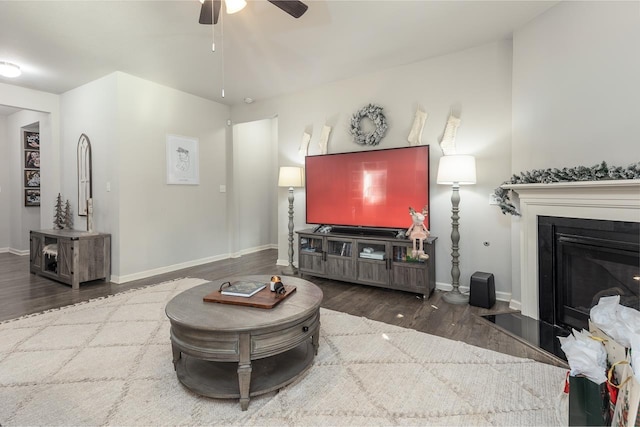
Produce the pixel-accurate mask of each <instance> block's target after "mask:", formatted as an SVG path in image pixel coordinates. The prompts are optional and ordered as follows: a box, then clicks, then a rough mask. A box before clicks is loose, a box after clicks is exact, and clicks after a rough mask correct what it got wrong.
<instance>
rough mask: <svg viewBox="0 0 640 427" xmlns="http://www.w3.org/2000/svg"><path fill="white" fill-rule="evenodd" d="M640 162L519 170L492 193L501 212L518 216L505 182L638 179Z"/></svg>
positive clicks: (546, 182) (541, 182) (545, 182)
mask: <svg viewBox="0 0 640 427" xmlns="http://www.w3.org/2000/svg"><path fill="white" fill-rule="evenodd" d="M639 178H640V162H638V163H633V164H631V165H629V166H627V167H626V168H622V167H620V166H614V167H609V166H607V163H606V162H602V163H600V164H598V165H595V166H591V167H586V166H576V167H574V168H562V169H555V168H554V169H534V170H532V171H527V172H520V175H513V176H512V177H511V179H509V180H508V181H505V182H503V183H502V184H500V187H498V188H496V189H495V190H494V195H495V198H496V201H497V202H498V205H499V206H500V210H501V211H502V213H503V214H511V215H516V216H520V212H518V210H517V209H516V207H515V206H514V205H513V203H511V199H510V198H509V191H510V190H508V189H506V188H502V186H503V185H505V184H549V183H551V182H572V181H603V180H614V179H639Z"/></svg>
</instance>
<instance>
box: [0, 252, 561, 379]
mask: <svg viewBox="0 0 640 427" xmlns="http://www.w3.org/2000/svg"><path fill="white" fill-rule="evenodd" d="M276 259H277V251H276V250H275V249H270V250H265V251H261V252H257V253H254V254H249V255H245V256H243V257H241V258H237V259H227V260H222V261H216V262H212V263H209V264H204V265H200V266H196V267H190V268H186V269H183V270H178V271H174V272H171V273H166V274H161V275H158V276H153V277H149V278H146V279H141V280H136V281H132V282H128V283H125V284H120V285H119V284H115V283H105V282H103V281H100V280H98V281H94V282H89V283H85V284H82V285H81V286H80V289H79V290H72V289H71V287H70V286H68V285H64V284H62V283H58V282H55V281H52V280H49V279H46V278H43V277H40V276H36V275H33V274H31V273H29V257H28V256H18V255H13V254H9V253H1V254H0V321H3V320H8V319H14V318H17V317H20V316H23V315H26V314H32V313H38V312H41V311H45V310H49V309H53V308H58V307H63V306H65V305H70V304H75V303H78V302H82V301H87V300H90V299H92V298H98V297H102V296H106V295H111V294H115V293H118V292H122V291H125V290H129V289H133V288H139V287H144V286H148V285H153V284H158V283H161V282H164V281H167V280H172V279H177V278H180V277H198V278H201V279H205V280H218V279H221V278H223V277H229V276H235V275H242V274H268V275H272V274H280V267H278V266H276ZM304 278H305V279H308V280H310V281H312V282H313V283H315V284H316V285H318V286H319V287H320V288H321V289H322V291H323V292H324V300H323V302H322V307H324V308H327V309H330V310H336V311H341V312H345V313H349V314H352V315H355V316H364V317H367V318H369V319H372V320H377V321H380V322H385V323H389V324H394V325H398V326H402V327H405V328H412V329H415V330H418V331H421V332H426V333H429V334H433V335H438V336H442V337H446V338H449V339H453V340H458V341H463V342H466V343H468V344H472V345H475V346H479V347H483V348H487V349H491V350H495V351H499V352H502V353H506V354H511V355H514V356H519V357H528V358H530V359H534V360H538V361H540V362H544V363H549V364H553V365H556V366H563V367H566V366H567V365H566V363H565V362H564V361H562V360H560V359H557V358H555V357H552V356H550V355H549V354H548V353H546V352H543V351H541V350H538V349H535V348H533V347H532V346H530V345H527V344H525V343H523V342H521V340H518V339H517V338H514V337H512V336H510V335H507V334H506V333H504V332H502V331H501V330H499V329H497V328H496V327H495V326H492V325H491V324H490V323H489V322H487V321H486V320H484V319H482V318H481V317H480V316H481V315H484V314H496V313H504V312H508V311H510V310H509V308H508V305H507V303H506V302H500V301H498V302H497V303H496V305H495V306H494V307H493V308H492V309H490V310H488V309H483V308H479V307H472V306H470V305H468V304H466V305H451V304H448V303H446V302H444V301H443V300H442V299H441V296H442V292H441V291H438V290H436V291H435V293H434V294H433V295H432V296H431V298H429V299H428V300H422V298H421V297H418V296H417V295H415V294H411V293H407V292H401V291H393V290H388V289H381V288H376V287H372V286H363V285H355V284H350V283H345V282H338V281H334V280H327V279H321V278H317V277H308V276H305V277H304ZM285 281H286V280H285Z"/></svg>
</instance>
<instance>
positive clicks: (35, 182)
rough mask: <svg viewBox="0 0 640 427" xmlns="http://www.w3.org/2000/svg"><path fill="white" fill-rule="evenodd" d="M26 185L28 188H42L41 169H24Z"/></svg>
mask: <svg viewBox="0 0 640 427" xmlns="http://www.w3.org/2000/svg"><path fill="white" fill-rule="evenodd" d="M24 186H25V187H27V188H34V187H35V188H40V171H39V170H25V171H24Z"/></svg>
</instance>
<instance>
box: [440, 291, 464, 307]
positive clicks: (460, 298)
mask: <svg viewBox="0 0 640 427" xmlns="http://www.w3.org/2000/svg"><path fill="white" fill-rule="evenodd" d="M442 299H443V300H445V302H448V303H449V304H469V295H465V294H462V293H460V291H459V290H457V289H455V290H453V291H449V292H447V293H445V294H444V295H442Z"/></svg>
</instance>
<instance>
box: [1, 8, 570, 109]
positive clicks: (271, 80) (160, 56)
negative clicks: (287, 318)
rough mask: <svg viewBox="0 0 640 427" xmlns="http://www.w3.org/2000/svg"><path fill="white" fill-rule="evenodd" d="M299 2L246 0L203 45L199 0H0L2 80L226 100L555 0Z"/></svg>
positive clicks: (507, 21)
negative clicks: (155, 87)
mask: <svg viewBox="0 0 640 427" xmlns="http://www.w3.org/2000/svg"><path fill="white" fill-rule="evenodd" d="M305 3H307V4H308V5H309V10H308V11H307V13H306V14H305V15H303V16H302V17H301V18H300V19H294V18H292V17H290V16H289V15H287V14H285V13H284V12H283V11H281V10H280V9H278V8H277V7H275V6H274V5H272V4H270V3H268V2H266V1H264V0H254V1H251V0H250V1H249V5H248V6H247V7H246V8H245V9H244V10H242V11H241V12H239V13H237V14H234V15H226V14H224V15H223V20H222V23H221V22H219V23H218V24H217V25H216V26H215V30H216V34H215V40H216V52H212V51H211V43H212V28H211V26H205V25H200V24H198V17H199V13H200V3H199V2H198V1H197V0H178V1H151V0H147V1H132V0H127V1H97V0H84V1H50V0H49V1H27V0H21V1H6V0H2V1H0V61H10V62H14V63H17V64H19V65H20V66H21V67H22V70H23V74H22V76H20V77H18V78H16V79H7V78H4V77H0V82H3V83H10V84H14V85H18V86H24V87H28V88H32V89H36V90H41V91H46V92H52V93H58V94H59V93H63V92H65V91H68V90H70V89H73V88H75V87H78V86H80V85H82V84H84V83H88V82H90V81H92V80H95V79H97V78H99V77H102V76H105V75H107V74H110V73H112V72H114V71H123V72H126V73H129V74H132V75H135V76H139V77H142V78H144V79H147V80H151V81H154V82H157V83H160V84H164V85H166V86H170V87H174V88H176V89H179V90H182V91H185V92H189V93H192V94H195V95H198V96H201V97H204V98H208V99H211V100H214V101H218V102H223V103H225V104H229V105H233V104H237V103H240V102H242V100H243V98H245V97H251V98H254V99H256V100H260V99H264V98H268V97H272V96H276V95H281V94H284V93H288V92H295V91H298V90H301V89H304V88H308V87H313V86H316V85H319V84H322V83H327V82H330V81H336V80H341V79H345V78H349V77H353V76H357V75H361V74H364V73H367V72H372V71H376V70H380V69H384V68H389V67H393V66H397V65H401V64H407V63H411V62H415V61H419V60H422V59H425V58H428V57H433V56H437V55H441V54H445V53H449V52H454V51H458V50H461V49H466V48H469V47H472V46H476V45H480V44H484V43H488V42H491V41H494V40H499V39H505V38H510V37H511V34H512V33H513V31H514V30H515V29H517V28H519V27H521V26H522V25H524V24H525V23H527V22H528V21H530V20H531V19H533V18H534V17H536V16H537V15H539V14H541V13H543V12H544V11H545V10H547V9H549V8H550V7H553V6H554V5H555V4H557V3H558V1H453V0H450V1H427V0H422V1H419V0H418V1H415V0H414V1H400V0H386V1H364V0H361V1H347V0H306V1H305ZM222 29H223V31H222ZM223 45H224V48H223ZM223 66H224V76H223V71H222V70H223ZM223 77H224V79H223ZM223 82H224V89H225V98H224V99H223V98H222V97H221V92H222V87H223Z"/></svg>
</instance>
